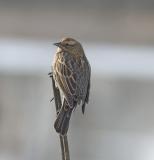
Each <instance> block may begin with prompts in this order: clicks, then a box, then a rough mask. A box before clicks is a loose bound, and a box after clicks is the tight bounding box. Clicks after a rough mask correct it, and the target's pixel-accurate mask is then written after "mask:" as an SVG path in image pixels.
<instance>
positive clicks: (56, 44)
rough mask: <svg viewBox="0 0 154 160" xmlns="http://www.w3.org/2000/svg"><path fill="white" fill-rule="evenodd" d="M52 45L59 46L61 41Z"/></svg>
mask: <svg viewBox="0 0 154 160" xmlns="http://www.w3.org/2000/svg"><path fill="white" fill-rule="evenodd" d="M53 45H55V46H57V47H60V46H61V43H60V42H58V43H54V44H53Z"/></svg>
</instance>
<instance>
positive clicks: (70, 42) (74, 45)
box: [54, 38, 84, 54]
mask: <svg viewBox="0 0 154 160" xmlns="http://www.w3.org/2000/svg"><path fill="white" fill-rule="evenodd" d="M54 45H56V46H57V47H58V48H60V49H61V50H62V51H65V52H68V53H71V54H82V53H83V54H84V52H83V48H82V46H81V44H80V43H79V42H78V41H76V40H75V39H73V38H63V39H62V40H61V41H60V42H58V43H54Z"/></svg>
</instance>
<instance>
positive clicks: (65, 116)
mask: <svg viewBox="0 0 154 160" xmlns="http://www.w3.org/2000/svg"><path fill="white" fill-rule="evenodd" d="M54 45H55V46H57V51H56V54H55V57H54V60H53V63H52V72H53V79H54V81H55V84H56V87H57V88H58V89H59V91H60V93H61V94H62V97H63V98H62V105H61V108H60V110H59V111H58V115H57V118H56V120H55V123H54V128H55V130H56V132H57V133H59V134H60V135H66V134H67V132H68V128H69V121H70V117H71V114H72V111H74V110H75V108H76V107H77V106H82V113H83V114H84V111H85V105H86V104H87V103H88V102H89V93H90V77H91V66H90V64H89V61H88V59H87V57H86V55H85V53H84V50H83V47H82V45H81V43H80V42H78V41H77V40H75V39H73V38H70V37H66V38H63V39H61V41H60V42H58V43H54Z"/></svg>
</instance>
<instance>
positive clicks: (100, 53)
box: [0, 39, 154, 79]
mask: <svg viewBox="0 0 154 160" xmlns="http://www.w3.org/2000/svg"><path fill="white" fill-rule="evenodd" d="M83 46H84V49H85V52H86V55H87V57H88V59H89V61H90V64H91V66H92V73H93V74H98V75H100V76H101V75H108V76H117V77H132V78H133V77H134V78H148V79H149V78H150V79H151V78H154V47H133V46H119V45H118V46H117V45H109V44H95V43H87V44H83ZM55 50H56V48H55V47H54V46H53V45H52V42H51V41H50V42H49V41H33V40H23V39H1V40H0V51H1V52H0V57H1V58H0V72H1V73H10V74H17V73H18V74H42V73H48V72H49V71H50V70H51V69H50V68H51V63H52V60H53V56H54V53H55Z"/></svg>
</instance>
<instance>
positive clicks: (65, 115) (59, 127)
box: [54, 100, 72, 135]
mask: <svg viewBox="0 0 154 160" xmlns="http://www.w3.org/2000/svg"><path fill="white" fill-rule="evenodd" d="M71 114H72V108H70V107H69V106H68V104H67V102H66V100H64V103H63V106H62V108H61V110H60V112H59V114H58V116H57V119H56V121H55V123H54V128H55V130H56V132H58V133H59V134H61V135H66V134H67V131H68V128H69V120H70V117H71Z"/></svg>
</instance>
